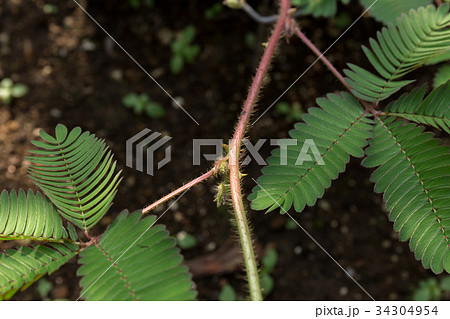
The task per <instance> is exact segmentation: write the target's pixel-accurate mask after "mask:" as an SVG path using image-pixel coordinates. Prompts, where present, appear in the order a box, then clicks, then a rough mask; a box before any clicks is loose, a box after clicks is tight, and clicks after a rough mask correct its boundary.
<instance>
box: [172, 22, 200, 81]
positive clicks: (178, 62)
mask: <svg viewBox="0 0 450 319" xmlns="http://www.w3.org/2000/svg"><path fill="white" fill-rule="evenodd" d="M195 34H196V30H195V27H194V26H192V25H190V26H188V27H186V28H185V29H184V30H183V32H181V33H180V34H179V35H178V36H177V37H176V39H175V40H174V41H173V42H172V44H171V45H170V48H171V50H172V58H171V59H170V70H171V71H172V73H173V74H178V73H180V72H181V70H183V67H184V66H185V64H186V63H189V64H191V63H192V62H194V59H195V57H196V56H197V55H198V54H199V53H200V47H199V46H198V45H196V44H192V42H193V41H194V39H195Z"/></svg>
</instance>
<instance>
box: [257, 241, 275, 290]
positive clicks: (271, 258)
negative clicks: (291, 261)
mask: <svg viewBox="0 0 450 319" xmlns="http://www.w3.org/2000/svg"><path fill="white" fill-rule="evenodd" d="M261 264H262V267H261V275H260V277H261V278H260V280H261V288H262V290H263V294H264V295H265V296H267V295H268V294H270V293H271V292H272V290H273V286H274V280H273V278H272V276H271V274H272V273H273V270H274V269H275V267H276V265H277V264H278V253H277V251H276V250H275V249H274V248H270V249H269V250H268V251H267V252H266V254H265V256H264V257H263V259H262V261H261Z"/></svg>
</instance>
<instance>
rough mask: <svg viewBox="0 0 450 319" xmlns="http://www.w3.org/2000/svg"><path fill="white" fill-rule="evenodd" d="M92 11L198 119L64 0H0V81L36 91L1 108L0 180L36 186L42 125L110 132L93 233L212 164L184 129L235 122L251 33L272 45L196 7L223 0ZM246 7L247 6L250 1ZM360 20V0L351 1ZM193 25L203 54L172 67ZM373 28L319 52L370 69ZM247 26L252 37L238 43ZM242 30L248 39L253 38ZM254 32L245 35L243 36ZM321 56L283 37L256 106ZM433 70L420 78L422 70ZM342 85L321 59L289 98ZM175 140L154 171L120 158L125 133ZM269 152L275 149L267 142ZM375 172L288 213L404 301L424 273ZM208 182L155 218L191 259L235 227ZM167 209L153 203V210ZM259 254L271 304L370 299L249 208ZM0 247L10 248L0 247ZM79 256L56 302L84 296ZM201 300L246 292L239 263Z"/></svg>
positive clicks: (340, 63) (205, 282)
mask: <svg viewBox="0 0 450 319" xmlns="http://www.w3.org/2000/svg"><path fill="white" fill-rule="evenodd" d="M79 2H80V4H82V5H83V7H86V8H87V10H88V11H89V12H90V14H91V15H92V16H93V17H95V19H96V20H97V21H98V22H99V23H100V24H101V25H102V26H103V27H104V28H105V29H106V30H107V31H108V32H109V33H110V34H111V36H112V37H114V39H116V40H117V42H118V43H120V44H121V45H122V46H123V47H124V48H125V49H126V50H127V51H128V52H129V53H130V54H131V55H132V56H133V57H134V58H135V59H136V60H137V61H138V62H139V63H140V64H141V65H142V66H143V67H144V68H145V69H146V70H148V71H149V72H150V74H152V76H153V77H154V78H155V79H156V80H157V81H158V82H159V83H160V84H161V85H162V86H163V87H164V88H165V89H167V91H168V92H169V93H170V94H171V95H173V96H174V97H176V98H180V99H181V100H182V103H183V106H184V107H185V108H186V110H187V111H188V112H189V113H190V114H192V115H193V117H194V118H195V119H196V120H197V121H198V122H199V124H200V125H198V126H197V125H196V124H195V123H194V122H193V121H192V120H191V119H190V118H189V117H188V116H187V115H186V114H185V113H183V112H182V111H181V110H180V109H177V108H176V107H174V106H173V103H172V101H171V100H170V99H169V98H168V97H167V95H165V93H164V92H163V91H162V90H161V89H160V88H159V87H158V86H157V85H155V83H154V82H153V81H152V80H151V79H150V78H149V77H148V76H147V75H146V74H145V73H144V72H142V70H140V69H139V67H138V66H137V65H136V64H135V63H134V62H133V61H132V60H131V59H130V58H129V57H128V56H127V55H126V54H124V53H123V52H122V51H121V50H120V48H118V47H117V46H116V45H115V44H114V43H113V42H112V41H111V39H109V37H108V36H107V35H106V34H105V33H104V32H103V31H102V30H101V29H99V27H98V26H97V25H95V24H94V23H93V22H92V21H91V20H90V19H89V17H87V16H86V14H85V13H83V12H82V11H81V10H80V8H78V7H77V5H76V4H75V2H73V1H71V0H67V1H56V0H45V1H44V0H0V39H1V41H0V79H1V78H4V77H10V78H12V79H13V80H14V81H16V82H21V83H25V84H26V85H28V86H29V88H30V92H29V94H28V95H26V96H25V97H23V98H20V99H17V100H15V101H14V103H13V104H12V105H10V106H6V105H0V150H1V152H0V190H3V189H7V190H10V189H18V188H25V189H26V188H32V189H36V187H35V186H34V185H33V184H32V183H31V182H30V180H29V179H28V178H27V176H26V164H27V163H26V161H24V156H25V155H26V151H27V150H28V149H30V148H32V145H31V143H30V141H31V140H33V139H35V138H37V136H38V134H39V130H40V129H44V130H46V131H47V132H53V130H54V127H55V126H56V124H57V123H62V124H64V125H66V126H68V127H69V128H72V127H75V126H81V127H82V128H83V129H84V130H89V131H91V132H93V133H96V134H97V136H99V137H101V138H104V139H105V140H106V142H107V144H108V145H109V146H110V147H111V149H112V150H113V152H114V153H115V158H116V159H117V161H118V166H119V168H120V169H122V170H123V176H124V180H123V182H122V184H121V186H120V190H119V193H118V194H117V197H116V200H115V203H114V205H113V207H112V209H111V213H110V214H109V215H108V216H107V217H105V218H104V219H103V221H102V223H101V225H99V226H98V227H97V228H96V231H98V232H101V231H102V230H103V229H104V228H105V227H106V226H107V225H108V224H110V223H111V221H112V220H113V218H114V216H116V215H117V214H118V213H119V212H120V211H122V210H123V209H129V210H130V211H132V210H136V209H140V208H142V207H144V206H145V205H146V204H149V203H151V202H153V201H154V200H156V199H158V198H160V197H161V196H163V195H165V194H166V193H168V192H169V191H171V190H173V189H174V188H176V187H178V186H180V185H182V184H183V183H185V182H187V181H189V180H191V179H192V178H194V177H196V176H198V175H199V174H200V173H201V172H204V171H206V170H207V169H208V165H209V164H206V166H205V165H203V166H202V167H200V166H194V167H193V166H192V164H191V163H192V139H194V138H222V139H224V141H226V140H227V139H228V138H229V137H230V135H231V134H232V131H233V126H234V124H235V122H236V117H237V112H238V111H239V110H240V107H241V104H242V102H243V99H244V98H245V95H246V91H247V88H248V86H249V82H250V80H251V77H252V75H253V73H254V70H255V67H256V62H257V61H258V58H259V55H260V54H261V52H260V51H261V47H262V46H260V45H259V44H258V43H261V42H264V41H266V37H267V35H268V34H269V32H270V27H267V26H260V25H258V24H257V23H255V22H254V21H252V20H250V19H249V18H248V16H246V15H245V14H244V13H243V12H241V11H236V10H230V9H223V10H222V11H221V12H220V13H218V15H217V16H216V17H215V18H214V19H206V18H205V17H204V12H205V10H206V9H207V8H209V7H211V5H212V4H214V3H215V2H217V1H201V2H200V1H183V2H180V3H178V2H177V4H176V5H174V2H171V1H156V6H155V7H154V8H143V9H140V10H133V9H131V8H130V7H129V6H127V5H126V1H118V0H116V1H103V0H96V1H94V0H90V1H87V0H84V1H81V0H79ZM250 3H252V2H251V1H250ZM258 3H259V7H258V10H259V11H260V12H262V13H264V14H271V13H273V12H275V11H276V7H275V6H274V5H273V3H272V2H271V1H259V2H258ZM44 4H55V5H57V7H58V12H57V13H56V14H45V13H44V12H43V6H44ZM347 10H349V11H348V13H349V15H350V17H351V18H352V19H353V20H354V19H356V18H357V17H358V16H359V14H360V13H361V8H360V7H359V6H357V5H353V6H351V7H350V8H349V9H348V8H347ZM300 21H301V22H300V23H301V25H302V28H303V30H304V31H305V33H306V34H307V35H308V36H309V37H310V38H311V39H312V40H313V42H314V43H315V44H316V45H317V46H318V47H319V48H320V49H322V50H325V49H326V48H327V47H328V46H329V45H330V44H331V43H332V42H333V41H334V40H335V39H336V38H337V37H338V36H339V34H340V33H341V32H342V31H343V30H339V29H338V28H336V26H335V23H334V20H332V19H330V20H326V19H313V18H312V17H307V18H302V19H300ZM187 25H194V26H195V27H196V29H197V32H198V35H197V37H196V39H195V43H196V44H198V45H200V47H201V53H200V55H199V56H198V57H197V58H196V59H195V61H194V63H193V64H192V65H188V66H186V67H185V68H184V69H183V71H182V72H181V73H180V74H179V75H173V74H172V73H171V72H170V69H169V59H170V56H171V51H170V42H171V41H172V39H173V37H174V36H175V34H176V33H177V32H179V31H180V30H183V29H184V28H185V27H186V26H187ZM379 28H380V25H379V24H378V23H376V22H374V21H373V20H372V19H370V18H369V17H364V18H363V19H361V21H359V22H358V23H357V25H356V26H355V27H353V28H352V29H350V31H349V32H348V33H347V34H346V35H345V36H344V37H343V38H342V39H341V40H340V41H338V42H337V43H336V45H335V46H334V47H333V48H332V49H331V50H330V51H329V52H328V54H327V56H328V57H329V59H330V60H331V61H332V62H333V63H334V64H335V66H336V67H337V68H338V69H339V70H342V69H343V68H344V67H345V65H346V63H347V62H353V63H357V64H360V65H364V64H365V63H366V60H365V59H364V58H363V56H362V54H361V50H360V45H361V44H367V43H368V37H369V36H374V35H375V32H376V30H378V29H379ZM246 34H253V35H254V37H255V38H256V45H251V43H247V44H246ZM247 37H248V36H247ZM247 42H248V41H247ZM314 60H315V56H314V55H313V54H312V53H311V52H310V51H309V50H308V49H307V48H306V47H305V46H304V45H303V44H302V43H300V41H298V40H297V39H291V40H290V42H289V44H287V43H285V41H283V43H282V44H281V45H280V47H279V49H278V55H277V58H276V61H275V63H274V64H273V66H272V71H271V74H270V75H269V77H268V81H267V83H266V85H265V91H264V96H262V98H261V100H260V102H259V110H258V111H257V114H260V113H261V112H262V111H263V110H265V109H266V108H267V107H268V106H269V105H270V104H271V103H272V102H273V101H274V100H275V99H276V98H277V97H278V96H279V95H280V94H281V92H283V91H284V90H285V89H286V88H287V87H288V86H289V85H290V84H291V83H292V82H293V81H294V80H295V79H297V77H298V76H299V75H300V74H302V73H303V71H304V70H305V69H306V68H307V67H308V66H309V65H310V64H311V62H313V61H314ZM429 79H430V76H426V80H429ZM338 90H343V87H342V86H341V85H340V83H339V82H338V81H337V80H336V79H335V78H334V77H333V75H332V74H331V73H330V72H329V71H328V70H327V69H325V68H324V67H323V65H322V64H320V63H317V64H315V65H314V66H313V67H312V68H311V70H309V71H308V72H307V73H306V74H305V75H304V76H303V77H302V78H301V79H300V80H299V81H298V82H297V84H295V85H294V86H293V87H292V88H291V89H290V90H289V91H288V92H287V94H286V95H285V96H284V97H283V98H282V100H283V101H287V102H294V101H299V102H300V103H301V104H302V106H303V108H304V109H306V108H307V107H309V106H312V105H314V100H315V98H317V97H320V96H323V95H324V94H326V93H328V92H334V91H338ZM130 92H138V93H146V94H148V96H149V97H150V98H151V99H152V100H154V101H158V102H159V103H161V104H162V105H163V106H164V108H165V110H166V112H167V115H166V117H165V118H164V119H162V120H154V119H149V118H148V117H145V116H138V115H135V114H133V112H132V111H131V110H129V109H126V108H124V107H123V106H122V104H121V99H122V97H123V96H124V95H125V94H127V93H130ZM291 127H292V124H291V123H287V122H286V120H285V118H284V117H283V116H281V115H280V114H277V112H276V111H275V109H274V108H272V109H271V110H270V111H269V112H268V113H267V114H266V115H265V116H264V117H263V118H262V119H261V120H260V121H259V122H258V123H257V124H256V125H255V126H254V127H253V128H252V130H251V131H250V133H249V137H250V138H251V139H252V140H253V141H255V140H256V139H258V138H267V139H270V138H282V137H287V132H288V130H289V129H290V128H291ZM143 128H150V129H151V130H154V131H158V132H162V133H164V134H166V135H169V136H171V137H173V139H172V141H171V145H172V150H173V153H172V161H171V162H170V163H169V164H168V165H167V166H165V167H164V168H163V169H161V170H159V171H158V172H157V173H156V174H155V176H154V177H151V176H148V175H146V174H144V173H140V172H137V171H136V170H134V169H131V168H127V167H125V141H126V140H127V139H128V138H130V137H131V136H133V135H134V134H136V133H137V132H139V131H140V130H142V129H143ZM262 153H263V156H264V157H266V156H267V155H268V154H269V153H270V147H269V145H268V143H267V145H266V146H265V147H264V149H263V151H262ZM246 172H247V173H248V174H249V178H247V181H246V183H245V188H246V190H247V193H248V192H249V191H250V190H251V188H252V187H253V186H254V185H253V184H252V183H253V182H252V181H251V179H250V177H253V178H257V177H258V176H259V174H260V167H258V166H257V165H255V164H254V163H252V164H251V165H250V166H249V167H248V168H247V169H246ZM369 175H370V170H367V169H364V168H362V167H361V166H360V165H359V160H357V159H356V160H352V162H351V163H350V165H349V166H348V169H347V171H346V173H344V174H342V176H341V177H340V179H339V180H338V181H336V182H335V183H334V184H333V186H332V187H331V189H329V190H328V191H327V192H326V194H325V196H324V198H323V199H321V200H319V201H318V204H317V205H316V206H315V207H313V208H307V209H305V211H304V212H302V213H301V214H295V215H294V216H295V218H296V219H297V220H298V221H299V223H300V224H301V225H302V226H303V227H304V228H305V229H306V230H307V231H308V232H309V233H310V234H311V235H312V236H313V237H314V238H315V240H317V242H318V243H320V245H322V246H323V247H324V248H325V249H326V250H327V251H328V252H329V253H330V254H331V255H332V256H333V258H335V260H336V261H337V262H338V263H339V264H340V265H341V266H342V267H343V268H344V269H345V270H346V271H347V272H348V273H350V274H352V275H353V276H354V278H355V279H356V280H358V282H359V283H360V284H361V285H362V286H363V287H364V288H365V289H366V290H367V291H368V292H369V293H370V294H371V295H372V296H373V297H374V298H375V299H377V300H378V299H379V300H398V299H410V298H411V294H412V292H413V289H414V288H415V287H416V286H417V283H418V281H419V280H421V279H424V278H428V277H430V276H432V273H431V272H429V271H425V270H424V269H423V268H422V266H421V264H420V262H417V261H416V260H415V259H414V256H413V254H412V253H411V252H410V251H409V248H408V244H407V243H400V242H399V241H398V240H397V234H395V233H394V232H393V231H392V225H391V223H390V222H389V221H388V220H387V217H386V211H385V210H384V208H383V204H382V199H381V196H380V195H377V194H374V193H373V192H372V188H373V185H372V184H371V183H370V181H369ZM215 182H216V181H213V180H211V181H207V182H206V183H204V184H201V185H198V186H196V187H194V188H192V189H191V190H190V191H189V192H188V193H187V194H186V195H185V196H184V197H183V198H181V199H180V200H179V201H178V202H177V203H176V204H175V205H174V206H173V207H172V208H171V209H170V210H169V211H168V212H167V213H166V214H165V215H164V217H163V218H161V220H160V221H161V223H164V224H165V225H167V228H168V229H169V231H170V232H171V234H174V235H175V234H177V233H178V232H179V231H181V230H184V231H186V232H187V233H189V234H193V235H194V236H195V238H196V239H197V242H198V244H197V246H196V247H195V248H193V249H189V250H186V251H184V252H183V254H184V255H185V257H186V259H187V260H192V259H195V258H199V257H201V256H204V255H205V254H208V253H211V252H212V251H215V250H217V249H219V248H220V247H221V246H222V245H224V244H226V243H227V241H228V240H229V238H231V237H232V238H234V237H235V231H234V230H233V227H232V226H231V225H232V224H231V223H230V219H231V217H232V216H231V215H230V213H229V212H228V211H227V209H223V208H222V209H217V208H216V204H215V203H214V202H213V199H214V196H215V192H214V186H215ZM163 208H164V207H161V209H158V210H156V211H155V213H156V214H161V213H162V212H163ZM249 217H250V219H251V221H252V226H253V230H254V237H255V239H256V241H257V245H258V246H259V247H260V249H259V250H260V255H262V254H263V253H264V251H265V250H266V249H267V247H273V248H275V249H276V250H277V252H278V254H279V257H280V260H279V263H278V265H277V266H276V269H275V272H274V273H273V277H274V279H275V287H274V290H273V292H272V293H271V294H270V295H269V296H268V297H267V299H269V300H367V299H368V296H367V295H366V294H365V293H364V292H363V291H362V290H361V289H360V288H359V287H358V286H357V285H356V284H355V283H353V282H352V281H351V280H350V279H349V278H348V277H346V275H345V273H344V272H343V271H342V270H341V269H340V268H339V266H338V265H336V264H335V263H334V262H333V260H332V259H330V257H328V256H327V255H326V254H325V253H324V252H323V251H322V250H321V249H320V248H319V247H318V246H317V244H316V243H314V242H313V241H312V240H311V239H310V238H309V237H308V236H307V235H306V234H305V233H304V232H303V231H302V230H300V229H295V230H286V228H285V224H286V222H287V219H288V218H287V216H283V215H278V214H277V213H271V214H268V215H265V214H263V213H261V212H254V211H250V212H249ZM0 245H2V246H0V248H6V245H5V244H0ZM76 269H77V266H76V261H75V260H74V261H73V262H71V263H69V264H68V265H66V266H64V267H63V268H62V269H60V270H58V271H57V272H56V273H54V274H53V275H51V276H50V277H49V280H50V281H51V282H52V284H53V285H54V288H53V290H52V291H51V293H50V296H49V297H50V298H66V299H69V300H74V299H76V298H78V296H79V294H80V289H79V287H78V280H79V278H78V277H77V276H76V275H75V273H76ZM195 283H196V285H197V288H198V290H199V299H201V300H217V298H218V294H219V292H220V289H221V287H222V286H223V285H224V284H226V283H230V284H232V285H233V287H234V288H235V289H236V291H237V292H238V295H239V296H245V295H246V290H247V289H246V286H245V280H244V272H243V271H242V269H239V270H237V271H234V272H232V273H228V274H223V275H213V276H203V277H201V278H199V279H195ZM35 288H36V285H33V286H32V287H31V288H29V289H28V290H26V291H25V292H22V293H18V294H17V295H16V296H15V297H14V298H15V299H18V300H33V299H39V298H40V297H39V295H38V293H37V292H36V289H35Z"/></svg>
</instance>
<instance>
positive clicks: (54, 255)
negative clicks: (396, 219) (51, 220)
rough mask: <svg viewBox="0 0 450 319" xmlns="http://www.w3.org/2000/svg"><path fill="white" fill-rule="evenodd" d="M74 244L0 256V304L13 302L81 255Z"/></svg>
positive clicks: (22, 249) (13, 251)
mask: <svg viewBox="0 0 450 319" xmlns="http://www.w3.org/2000/svg"><path fill="white" fill-rule="evenodd" d="M78 250H79V247H78V246H77V245H75V244H73V243H65V244H57V243H52V244H49V245H48V246H39V245H38V246H31V247H20V248H18V249H8V250H6V251H5V252H4V253H0V300H7V299H10V298H11V297H12V296H13V295H14V294H15V293H16V292H17V291H18V290H19V289H21V288H22V290H25V289H26V288H27V287H29V286H30V285H31V284H32V283H34V282H35V281H37V280H38V279H39V278H41V277H42V276H44V275H45V274H51V273H53V272H54V271H56V270H57V269H58V268H60V267H61V266H62V265H64V264H65V263H66V262H67V261H69V260H70V259H71V258H72V257H74V256H75V255H76V254H77V253H78Z"/></svg>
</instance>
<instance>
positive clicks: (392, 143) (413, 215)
mask: <svg viewBox="0 0 450 319" xmlns="http://www.w3.org/2000/svg"><path fill="white" fill-rule="evenodd" d="M449 151H450V149H449V147H447V146H442V145H440V144H439V141H438V140H436V139H433V138H432V134H431V133H423V127H420V126H416V125H415V124H405V122H404V121H396V120H395V118H394V117H385V116H383V117H381V118H380V119H378V123H377V125H376V126H375V128H374V130H373V138H372V140H371V141H370V147H369V148H368V149H367V150H366V153H367V155H368V157H367V158H366V159H364V161H363V162H362V164H363V165H364V166H366V167H378V168H377V169H376V170H375V172H374V173H373V174H372V176H371V180H372V181H373V182H375V191H376V192H379V193H383V199H384V201H385V203H386V207H387V209H388V211H389V212H390V214H389V219H390V220H391V221H393V222H394V230H395V231H397V232H399V238H400V240H402V241H406V240H410V248H411V251H414V253H415V256H416V258H417V259H420V260H421V261H422V264H423V266H424V267H425V268H431V270H433V272H435V273H441V272H442V271H443V270H445V271H447V272H450V242H449V237H450V198H449V194H450V152H449Z"/></svg>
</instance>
